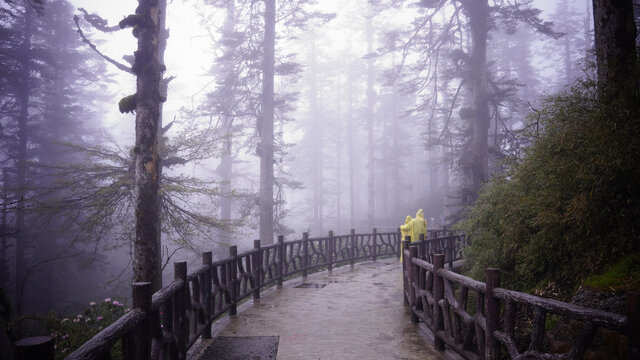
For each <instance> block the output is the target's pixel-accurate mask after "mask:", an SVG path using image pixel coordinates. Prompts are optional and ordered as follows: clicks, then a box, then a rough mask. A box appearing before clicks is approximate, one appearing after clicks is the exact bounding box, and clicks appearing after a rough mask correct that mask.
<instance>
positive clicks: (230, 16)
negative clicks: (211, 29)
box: [216, 0, 235, 256]
mask: <svg viewBox="0 0 640 360" xmlns="http://www.w3.org/2000/svg"><path fill="white" fill-rule="evenodd" d="M234 28H235V1H234V0H231V1H229V4H227V17H226V19H225V23H224V28H223V36H229V35H228V34H231V33H232V32H233V31H234ZM225 57H226V60H225V61H224V62H223V64H222V76H223V77H224V82H225V87H226V91H228V92H232V91H233V81H234V62H233V48H232V47H230V46H228V45H226V46H225ZM228 110H229V113H228V114H225V115H224V116H223V118H222V128H223V129H224V130H223V131H224V140H223V141H224V151H223V153H222V157H221V159H220V167H219V174H220V177H221V178H222V193H223V196H222V198H221V199H220V217H221V218H222V219H223V220H231V213H232V211H231V206H232V202H231V191H232V186H231V182H232V177H233V157H232V151H233V139H232V133H233V131H232V126H233V116H232V115H231V111H232V110H231V109H228ZM230 243H231V233H230V232H228V231H225V232H224V233H223V234H222V241H221V244H218V248H217V249H216V254H218V255H220V256H225V251H226V248H227V246H228V244H230ZM223 249H224V251H223Z"/></svg>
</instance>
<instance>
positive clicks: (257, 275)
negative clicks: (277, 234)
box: [252, 240, 262, 299]
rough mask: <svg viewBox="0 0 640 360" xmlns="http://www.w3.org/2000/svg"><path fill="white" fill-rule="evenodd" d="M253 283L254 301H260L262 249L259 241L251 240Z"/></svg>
mask: <svg viewBox="0 0 640 360" xmlns="http://www.w3.org/2000/svg"><path fill="white" fill-rule="evenodd" d="M253 249H254V250H255V253H254V254H253V271H252V273H253V283H254V284H255V287H256V291H254V293H253V298H254V299H260V288H261V287H262V249H261V245H260V240H253Z"/></svg>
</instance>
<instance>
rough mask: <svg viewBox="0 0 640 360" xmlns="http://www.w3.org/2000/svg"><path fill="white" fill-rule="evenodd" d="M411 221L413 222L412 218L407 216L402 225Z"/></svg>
mask: <svg viewBox="0 0 640 360" xmlns="http://www.w3.org/2000/svg"><path fill="white" fill-rule="evenodd" d="M411 220H413V218H412V217H411V215H407V218H406V219H404V224H405V225H406V224H408V223H410V222H411Z"/></svg>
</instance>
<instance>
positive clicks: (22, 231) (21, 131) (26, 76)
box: [15, 1, 34, 332]
mask: <svg viewBox="0 0 640 360" xmlns="http://www.w3.org/2000/svg"><path fill="white" fill-rule="evenodd" d="M24 11H25V13H24V19H25V23H24V33H23V38H22V44H21V45H20V48H21V50H20V53H21V59H20V75H19V76H20V85H19V88H18V104H19V107H20V113H19V115H18V158H17V159H16V163H17V164H16V165H17V176H16V196H15V198H16V200H17V208H16V231H17V234H16V278H15V287H16V288H15V291H16V297H15V299H16V309H17V315H18V316H20V315H21V313H22V302H23V298H22V296H23V293H22V290H23V289H22V283H23V281H24V276H25V248H26V245H27V244H26V243H27V239H28V236H27V229H26V227H25V198H26V195H27V191H26V187H27V160H28V159H27V143H28V139H27V136H28V125H29V103H30V95H31V88H30V84H31V75H30V73H31V36H32V35H33V16H34V14H33V9H32V8H31V4H29V2H27V1H25V10H24ZM19 331H20V330H19V329H18V332H19Z"/></svg>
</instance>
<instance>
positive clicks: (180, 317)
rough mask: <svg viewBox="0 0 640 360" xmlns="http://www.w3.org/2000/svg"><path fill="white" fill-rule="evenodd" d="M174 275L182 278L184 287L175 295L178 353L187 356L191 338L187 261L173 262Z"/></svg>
mask: <svg viewBox="0 0 640 360" xmlns="http://www.w3.org/2000/svg"><path fill="white" fill-rule="evenodd" d="M173 277H174V279H176V280H178V279H179V280H182V288H181V289H180V290H178V291H177V292H176V294H175V295H174V296H173V306H174V309H173V321H174V323H173V329H174V332H175V334H176V338H177V339H176V340H177V341H176V348H177V352H178V354H180V355H182V356H186V354H187V341H188V340H189V318H188V317H187V301H190V299H188V298H187V294H188V293H189V281H188V280H187V262H186V261H179V262H174V263H173Z"/></svg>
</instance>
